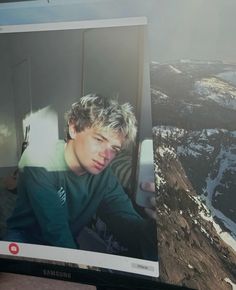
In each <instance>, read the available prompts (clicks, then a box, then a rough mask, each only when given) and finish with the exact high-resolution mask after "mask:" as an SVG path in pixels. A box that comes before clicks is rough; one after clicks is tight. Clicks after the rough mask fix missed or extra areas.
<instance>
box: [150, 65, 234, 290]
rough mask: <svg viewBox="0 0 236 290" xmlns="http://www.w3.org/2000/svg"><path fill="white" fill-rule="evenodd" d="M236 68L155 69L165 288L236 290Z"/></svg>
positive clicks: (160, 248) (153, 92) (155, 135)
mask: <svg viewBox="0 0 236 290" xmlns="http://www.w3.org/2000/svg"><path fill="white" fill-rule="evenodd" d="M235 71H236V65H235V64H231V63H224V62H217V61H216V62H214V61H211V62H210V61H192V60H180V61H176V62H163V63H161V62H160V63H156V62H153V63H152V65H151V97H152V117H153V119H152V120H153V141H154V148H155V149H154V156H155V157H154V158H155V172H156V181H157V184H156V185H157V191H158V205H157V208H158V214H157V215H158V218H157V224H158V225H157V227H158V233H159V235H158V239H159V244H158V245H159V246H158V251H159V256H160V257H159V258H160V279H161V281H164V282H167V283H172V284H177V285H182V286H187V287H190V288H193V289H222V290H223V289H234V287H235V285H236V284H235V281H236V272H235V270H236V268H235V265H236V207H235V206H236V199H235V190H236V145H235V144H236V114H235V108H236V103H235V97H236V88H235V86H236V83H235Z"/></svg>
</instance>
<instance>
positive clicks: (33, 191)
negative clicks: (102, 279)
mask: <svg viewBox="0 0 236 290" xmlns="http://www.w3.org/2000/svg"><path fill="white" fill-rule="evenodd" d="M64 145H65V142H64V141H59V142H58V143H57V144H54V146H49V148H40V150H36V149H34V148H33V149H32V148H30V146H29V148H27V149H26V150H25V152H24V154H23V155H22V158H21V160H20V163H19V168H20V174H19V181H18V199H17V203H16V207H15V210H14V212H13V214H12V216H11V218H10V219H9V220H8V228H9V229H16V230H25V231H31V230H32V229H33V233H34V235H35V233H37V237H36V238H37V239H39V240H41V241H42V243H43V244H47V245H52V246H58V247H67V248H77V244H76V242H75V239H76V237H77V236H78V234H79V232H80V230H81V229H82V228H83V227H84V226H86V225H87V224H88V223H89V222H90V220H91V218H92V217H93V216H94V214H95V213H96V214H98V216H100V217H101V219H102V220H103V221H104V222H105V223H106V224H107V226H108V227H109V228H110V230H111V231H112V232H113V234H114V235H115V236H116V237H117V238H118V240H120V241H121V242H122V243H123V244H125V245H127V246H134V244H135V242H136V243H137V239H138V238H141V237H140V234H141V232H140V226H141V228H142V229H143V226H142V225H143V222H144V220H143V219H142V218H141V217H140V216H139V215H138V214H137V213H136V211H135V210H134V209H133V206H132V203H131V201H130V199H129V198H128V196H127V194H125V193H124V191H123V189H122V187H121V186H120V184H119V183H118V181H117V179H116V177H115V176H114V175H113V174H112V172H111V169H110V168H106V169H105V170H104V171H102V172H101V173H100V174H98V175H92V174H90V173H86V174H84V175H81V176H77V175H75V174H74V173H73V172H72V171H71V170H70V169H69V168H68V166H67V164H66V162H65V159H64ZM38 151H40V152H38ZM142 235H143V233H142Z"/></svg>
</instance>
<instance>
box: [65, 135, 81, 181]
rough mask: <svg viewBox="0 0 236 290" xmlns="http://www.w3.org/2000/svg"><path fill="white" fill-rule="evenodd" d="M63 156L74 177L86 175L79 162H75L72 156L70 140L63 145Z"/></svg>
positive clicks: (73, 155) (74, 157) (75, 159)
mask: <svg viewBox="0 0 236 290" xmlns="http://www.w3.org/2000/svg"><path fill="white" fill-rule="evenodd" d="M64 156H65V161H66V164H67V165H68V167H69V168H70V170H71V171H73V172H74V173H75V174H76V175H78V176H80V175H83V174H85V173H86V171H85V169H84V168H83V167H82V166H81V165H80V163H79V160H77V158H76V156H75V154H74V151H73V147H72V142H71V141H70V140H69V141H67V143H66V144H65V149H64Z"/></svg>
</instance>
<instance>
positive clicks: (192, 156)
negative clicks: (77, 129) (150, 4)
mask: <svg viewBox="0 0 236 290" xmlns="http://www.w3.org/2000/svg"><path fill="white" fill-rule="evenodd" d="M147 25H148V23H147V19H146V18H145V17H134V18H122V19H106V20H104V19H103V20H89V21H87V20H86V21H79V22H57V23H41V24H39V23H38V24H28V25H15V26H2V27H1V34H0V51H1V57H0V63H1V66H0V73H1V75H2V78H1V79H0V82H1V85H0V94H1V104H2V105H1V108H0V112H1V119H0V145H1V147H0V148H1V150H0V161H1V163H0V164H1V168H0V176H1V192H0V194H1V202H0V207H1V210H0V223H1V224H0V235H1V241H0V269H1V271H9V272H14V273H21V274H29V275H35V276H43V277H49V278H55V279H63V280H69V281H78V282H83V283H88V284H93V285H97V286H98V287H117V288H121V287H123V288H129V287H130V288H135V289H175V288H176V289H178V288H180V289H228V288H229V287H234V286H235V283H236V282H235V281H236V278H235V262H236V255H235V249H236V244H235V202H233V201H234V191H235V181H234V180H235V145H234V144H235V125H234V124H235V121H236V120H235V112H234V111H235V106H234V97H235V83H234V79H233V72H234V71H235V65H234V64H231V63H223V62H208V61H207V62H204V61H192V60H180V61H172V62H158V63H157V62H152V63H151V64H150V65H149V59H148V42H147V38H148V35H147V29H146V28H147ZM149 76H150V78H149ZM88 94H100V95H103V96H108V97H109V98H112V99H114V100H116V101H118V103H119V104H124V103H127V102H128V103H129V104H130V105H131V106H132V107H133V113H134V115H135V117H136V119H137V124H138V126H137V128H138V129H137V137H136V140H135V143H134V144H133V145H132V146H129V147H128V148H126V149H125V150H122V151H121V152H120V153H119V154H118V155H117V158H114V160H113V162H112V163H111V164H110V167H111V170H112V171H113V174H114V175H115V176H116V177H115V178H116V179H117V180H118V182H119V184H120V185H119V188H122V192H123V193H124V194H125V195H122V196H123V198H124V197H125V199H127V200H129V202H128V203H129V207H130V206H131V208H132V209H131V211H132V214H131V215H132V216H133V215H134V216H135V218H134V219H135V220H136V218H137V217H138V219H140V221H142V222H141V224H142V227H141V226H140V227H141V229H140V228H139V227H138V226H137V228H135V227H132V226H130V227H128V230H127V224H126V223H125V222H124V220H123V215H124V212H123V213H122V210H123V207H122V210H121V208H119V213H118V218H119V217H120V220H121V222H116V223H115V225H116V226H115V228H116V230H117V231H115V232H114V227H113V228H112V215H111V218H104V214H103V212H102V211H101V210H100V211H99V206H98V205H97V206H96V207H95V208H93V203H92V202H91V204H89V205H87V208H86V210H87V211H86V210H84V212H83V213H81V215H80V218H81V219H77V220H78V223H74V222H73V220H74V219H73V217H74V215H76V209H77V206H74V204H73V203H70V206H69V205H68V209H70V208H72V209H73V211H71V212H69V213H68V216H69V218H68V219H69V225H70V230H71V231H72V232H73V233H78V235H76V238H75V239H76V245H77V246H78V248H77V249H73V248H71V247H70V246H61V245H60V246H58V245H56V246H55V245H54V244H53V242H52V240H51V239H50V238H48V236H49V235H48V233H47V234H44V235H40V236H41V237H42V236H43V241H41V242H39V241H38V240H37V242H31V243H29V242H19V240H18V239H17V238H16V239H9V238H6V237H8V236H7V230H8V227H9V218H11V219H12V215H14V214H13V211H14V208H17V210H18V213H19V211H20V209H19V203H18V202H19V201H17V199H18V200H20V197H21V196H22V187H20V186H19V183H18V181H19V180H21V178H19V176H20V174H21V171H22V168H24V167H22V162H20V163H19V161H20V160H25V157H24V156H26V157H28V156H30V157H32V159H33V161H34V162H36V163H33V164H31V165H33V167H37V166H38V162H39V164H40V166H41V162H42V160H43V158H44V157H45V156H47V155H45V154H46V153H48V148H52V149H53V148H54V147H53V146H54V144H55V141H56V140H58V139H60V140H62V139H64V138H65V136H66V135H65V132H64V128H65V126H64V125H65V120H64V113H65V112H66V111H68V110H70V109H71V105H72V104H73V103H75V102H77V101H79V100H80V99H81V97H82V96H86V95H88ZM82 131H83V130H82ZM103 137H104V136H103ZM112 140H113V139H112ZM115 140H116V141H117V138H116V139H115ZM118 140H119V141H120V139H118ZM97 141H98V140H97ZM113 145H114V144H113ZM116 145H117V143H116ZM118 145H119V144H118ZM118 147H119V146H118ZM31 148H33V149H32V150H31ZM35 148H36V149H35ZM152 149H153V150H152ZM28 152H30V153H31V155H30V153H28ZM50 152H52V151H50ZM143 152H144V153H143ZM152 160H153V162H152ZM95 161H96V160H95ZM99 162H100V161H99ZM99 162H97V161H96V162H95V165H96V166H95V167H96V169H97V170H100V169H101V167H102V166H103V165H102V164H101V162H100V163H99ZM102 171H103V170H102ZM152 171H153V175H152ZM147 172H148V174H147ZM56 173H57V171H56V172H55V170H51V171H50V170H49V171H48V172H47V174H46V176H51V175H53V176H57V174H56ZM43 176H44V177H45V175H43ZM18 178H19V179H18ZM35 179H36V181H37V180H40V184H42V183H44V179H42V178H40V175H36V178H35ZM153 181H154V182H155V187H153V183H152V182H153ZM45 182H46V179H45ZM91 184H92V183H91ZM140 184H141V186H140ZM92 185H93V184H92ZM21 186H22V185H21ZM107 187H109V188H110V187H111V184H108V185H107V186H106V187H105V186H104V188H107ZM19 188H21V189H20V190H19ZM98 190H99V183H97V187H96V186H93V190H92V192H94V193H96V192H97V191H98ZM19 191H20V192H21V193H20V192H19ZM57 193H58V196H59V197H60V200H62V201H65V196H67V191H66V188H65V187H64V186H63V188H62V189H61V187H60V188H58V190H57ZM69 193H70V192H69ZM123 193H122V194H123ZM31 194H32V193H27V196H28V198H30V196H31ZM102 194H103V192H102ZM68 199H69V198H68ZM68 199H67V201H66V202H67V203H69V200H70V199H69V200H68ZM41 201H42V200H39V203H38V204H39V205H42V203H41ZM85 201H86V198H85ZM80 202H84V201H82V200H81V201H80ZM101 202H102V201H101ZM109 202H111V204H113V203H112V202H113V201H112V199H110V200H109ZM17 203H18V206H17ZM31 203H33V202H32V201H31V202H29V203H28V204H30V205H31ZM125 204H126V203H125ZM99 205H101V204H99ZM22 206H23V205H22ZM46 207H47V208H52V210H54V206H53V203H52V204H50V203H48V204H47V205H46ZM79 207H80V203H78V208H79ZM101 208H102V209H103V210H104V212H108V211H109V210H110V209H111V208H109V204H108V203H103V205H102V207H101ZM108 209H109V210H108ZM124 211H125V208H124ZM36 212H37V218H36V217H35V216H36ZM38 212H39V211H38V208H37V207H36V208H35V207H34V209H31V212H30V214H29V211H27V210H26V211H25V217H24V218H25V220H24V222H25V223H26V224H27V223H31V222H32V220H33V221H34V225H35V228H34V227H32V224H31V231H29V232H28V233H29V236H30V237H31V236H32V235H33V237H34V238H35V236H37V235H38V231H39V230H40V231H42V229H43V230H45V229H44V228H45V227H47V225H48V224H50V222H51V221H50V220H48V221H47V220H46V219H44V221H45V223H42V222H41V226H40V227H39V230H38V228H37V229H36V227H37V226H38V225H37V222H35V220H36V221H38V219H40V218H39V217H38V216H39V214H38ZM91 212H92V213H93V214H91ZM88 213H89V214H88ZM110 213H112V214H114V211H111V212H110ZM126 214H127V212H126ZM88 215H90V217H91V218H89V219H87V220H86V218H87V217H88ZM26 216H27V218H26ZM134 216H133V217H134ZM17 217H19V215H18V216H17ZM101 217H102V218H101ZM56 219H58V221H60V215H58V216H57V218H56ZM82 219H84V221H83V222H81V221H80V220H82ZM7 220H8V223H7ZM85 220H86V221H85ZM118 220H119V219H118ZM127 220H129V219H127ZM21 221H22V212H21V219H20V218H19V220H17V219H16V218H15V220H14V224H18V225H19V224H20V223H21V224H22V222H21ZM56 221H57V220H56ZM104 221H105V222H104ZM116 221H117V219H116ZM53 222H55V220H54V221H53ZM12 224H13V223H11V225H12ZM58 224H59V223H58ZM54 225H55V223H54ZM144 225H145V226H144ZM124 228H126V230H125V234H121V235H120V233H119V229H121V231H122V229H124ZM35 229H36V232H35ZM40 234H41V232H40ZM137 234H138V235H137ZM45 237H46V238H45ZM67 237H68V235H67ZM124 237H125V238H124ZM134 238H135V243H133V241H134ZM48 239H49V240H48ZM45 240H46V242H45ZM131 245H132V246H131ZM147 245H150V246H147ZM140 249H141V250H140ZM143 249H145V251H144V252H143V251H142V250H143Z"/></svg>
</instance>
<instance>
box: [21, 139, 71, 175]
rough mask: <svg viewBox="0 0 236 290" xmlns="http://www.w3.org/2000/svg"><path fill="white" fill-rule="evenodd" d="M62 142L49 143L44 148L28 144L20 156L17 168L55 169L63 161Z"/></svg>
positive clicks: (63, 143)
mask: <svg viewBox="0 0 236 290" xmlns="http://www.w3.org/2000/svg"><path fill="white" fill-rule="evenodd" d="M64 145H65V142H64V141H63V140H58V141H55V142H53V143H49V144H47V145H46V146H45V145H44V146H41V144H30V145H29V146H28V147H27V148H26V150H25V151H24V153H23V154H22V156H21V159H20V162H19V168H23V167H26V166H27V167H42V168H46V169H55V168H54V167H58V166H59V165H60V163H61V161H63V160H64Z"/></svg>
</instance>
